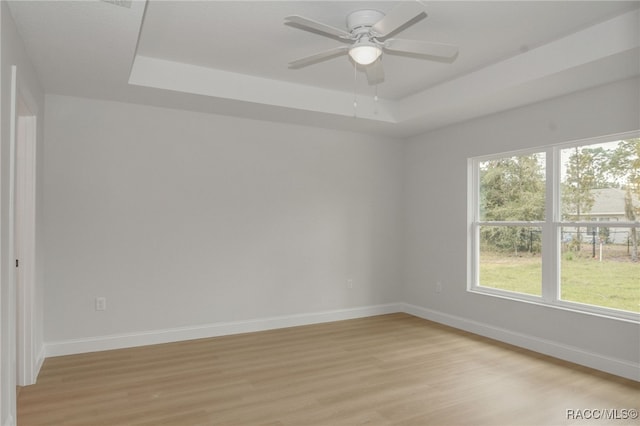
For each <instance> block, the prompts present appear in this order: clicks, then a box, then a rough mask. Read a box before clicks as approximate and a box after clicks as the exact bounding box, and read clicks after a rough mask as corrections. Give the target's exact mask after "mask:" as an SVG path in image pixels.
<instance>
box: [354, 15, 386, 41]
mask: <svg viewBox="0 0 640 426" xmlns="http://www.w3.org/2000/svg"><path fill="white" fill-rule="evenodd" d="M382 18H384V13H382V12H380V11H379V10H373V9H364V10H356V11H355V12H351V13H350V14H349V15H348V16H347V28H349V32H350V33H351V34H353V35H359V34H363V33H368V32H369V31H370V30H371V27H373V26H374V25H375V24H376V23H377V22H378V21H380V20H381V19H382Z"/></svg>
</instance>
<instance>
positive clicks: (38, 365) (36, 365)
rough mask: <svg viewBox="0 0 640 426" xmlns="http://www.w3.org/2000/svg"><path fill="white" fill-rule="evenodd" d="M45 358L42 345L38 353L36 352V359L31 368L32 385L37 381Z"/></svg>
mask: <svg viewBox="0 0 640 426" xmlns="http://www.w3.org/2000/svg"><path fill="white" fill-rule="evenodd" d="M45 358H46V354H45V346H44V345H42V346H41V347H40V351H39V352H38V357H37V358H36V360H35V363H34V366H33V380H34V383H35V380H36V379H37V377H38V375H39V374H40V370H41V369H42V364H44V360H45Z"/></svg>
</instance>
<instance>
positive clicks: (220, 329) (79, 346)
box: [45, 303, 401, 357]
mask: <svg viewBox="0 0 640 426" xmlns="http://www.w3.org/2000/svg"><path fill="white" fill-rule="evenodd" d="M395 312H401V308H400V305H399V304H397V303H390V304H386V305H373V306H363V307H356V308H348V309H339V310H332V311H322V312H314V313H310V314H296V315H286V316H278V317H270V318H262V319H253V320H246V321H233V322H220V323H215V324H207V325H200V326H194V327H179V328H170V329H165V330H151V331H143V332H138V333H124V334H115V335H108V336H98V337H90V338H86V339H74V340H64V341H59V342H49V343H45V356H46V357H52V356H59V355H71V354H79V353H86V352H97V351H106V350H110V349H122V348H132V347H136V346H145V345H155V344H159V343H170V342H178V341H183V340H192V339H205V338H208V337H217V336H226V335H230V334H240V333H251V332H255V331H265V330H273V329H277V328H286V327H296V326H300V325H310V324H319V323H324V322H332V321H341V320H346V319H354V318H363V317H370V316H374V315H383V314H390V313H395Z"/></svg>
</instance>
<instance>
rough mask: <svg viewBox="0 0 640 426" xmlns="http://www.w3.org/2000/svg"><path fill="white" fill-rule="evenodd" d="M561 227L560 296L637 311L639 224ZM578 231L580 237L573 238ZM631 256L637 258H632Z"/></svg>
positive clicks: (639, 307) (639, 306)
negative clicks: (634, 225) (587, 228)
mask: <svg viewBox="0 0 640 426" xmlns="http://www.w3.org/2000/svg"><path fill="white" fill-rule="evenodd" d="M585 231H586V229H585V228H584V227H583V228H581V229H578V228H574V227H563V228H562V230H561V236H562V249H561V260H560V264H561V272H560V294H561V296H560V298H561V299H562V300H567V301H571V302H579V303H585V304H589V305H596V306H603V307H607V308H614V309H622V310H625V311H632V312H640V262H638V261H637V258H638V250H639V249H638V245H639V244H640V228H635V230H634V229H633V228H606V227H596V226H594V227H592V232H591V233H590V234H587V233H586V232H585ZM578 233H580V234H581V235H582V236H583V238H576V234H578ZM634 259H636V260H635V261H634Z"/></svg>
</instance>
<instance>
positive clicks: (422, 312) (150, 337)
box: [38, 303, 640, 381]
mask: <svg viewBox="0 0 640 426" xmlns="http://www.w3.org/2000/svg"><path fill="white" fill-rule="evenodd" d="M396 312H404V313H407V314H410V315H414V316H416V317H419V318H423V319H427V320H430V321H434V322H438V323H441V324H445V325H448V326H451V327H454V328H457V329H460V330H465V331H468V332H470V333H474V334H478V335H480V336H485V337H489V338H491V339H495V340H498V341H501V342H504V343H508V344H511V345H514V346H518V347H521V348H525V349H529V350H532V351H535V352H539V353H542V354H545V355H549V356H552V357H555V358H559V359H562V360H565V361H569V362H573V363H576V364H580V365H583V366H586V367H590V368H594V369H596V370H601V371H604V372H607V373H611V374H615V375H617V376H621V377H625V378H627V379H631V380H635V381H640V365H638V364H635V363H632V362H629V361H625V360H619V359H615V358H611V357H607V356H603V355H600V354H597V353H593V352H587V351H584V350H582V349H579V348H576V347H572V346H568V345H563V344H561V343H558V342H554V341H550V340H545V339H540V338H537V337H534V336H529V335H526V334H523V333H518V332H514V331H511V330H508V329H506V328H500V327H495V326H492V325H489V324H483V323H479V322H477V321H473V320H470V319H467V318H463V317H458V316H455V315H449V314H446V313H443V312H439V311H435V310H431V309H427V308H423V307H420V306H416V305H411V304H408V303H390V304H385V305H374V306H363V307H357V308H349V309H339V310H333V311H323V312H315V313H310V314H297V315H287V316H278V317H270V318H263V319H253V320H246V321H234V322H221V323H215V324H207V325H201V326H194V327H180V328H170V329H165V330H151V331H144V332H139V333H125V334H116V335H109V336H99V337H91V338H86V339H76V340H65V341H59V342H50V343H46V344H45V346H44V354H43V355H44V356H41V357H40V358H39V365H38V371H39V369H40V367H41V366H42V361H43V360H44V357H51V356H59V355H71V354H79V353H86V352H97V351H105V350H110V349H122V348H131V347H136V346H145V345H155V344H159V343H170V342H177V341H183V340H192V339H203V338H208V337H217V336H225V335H230V334H239V333H251V332H255V331H264V330H273V329H278V328H285V327H296V326H300V325H309V324H319V323H324V322H331V321H340V320H346V319H354V318H363V317H369V316H374V315H383V314H390V313H396Z"/></svg>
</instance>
